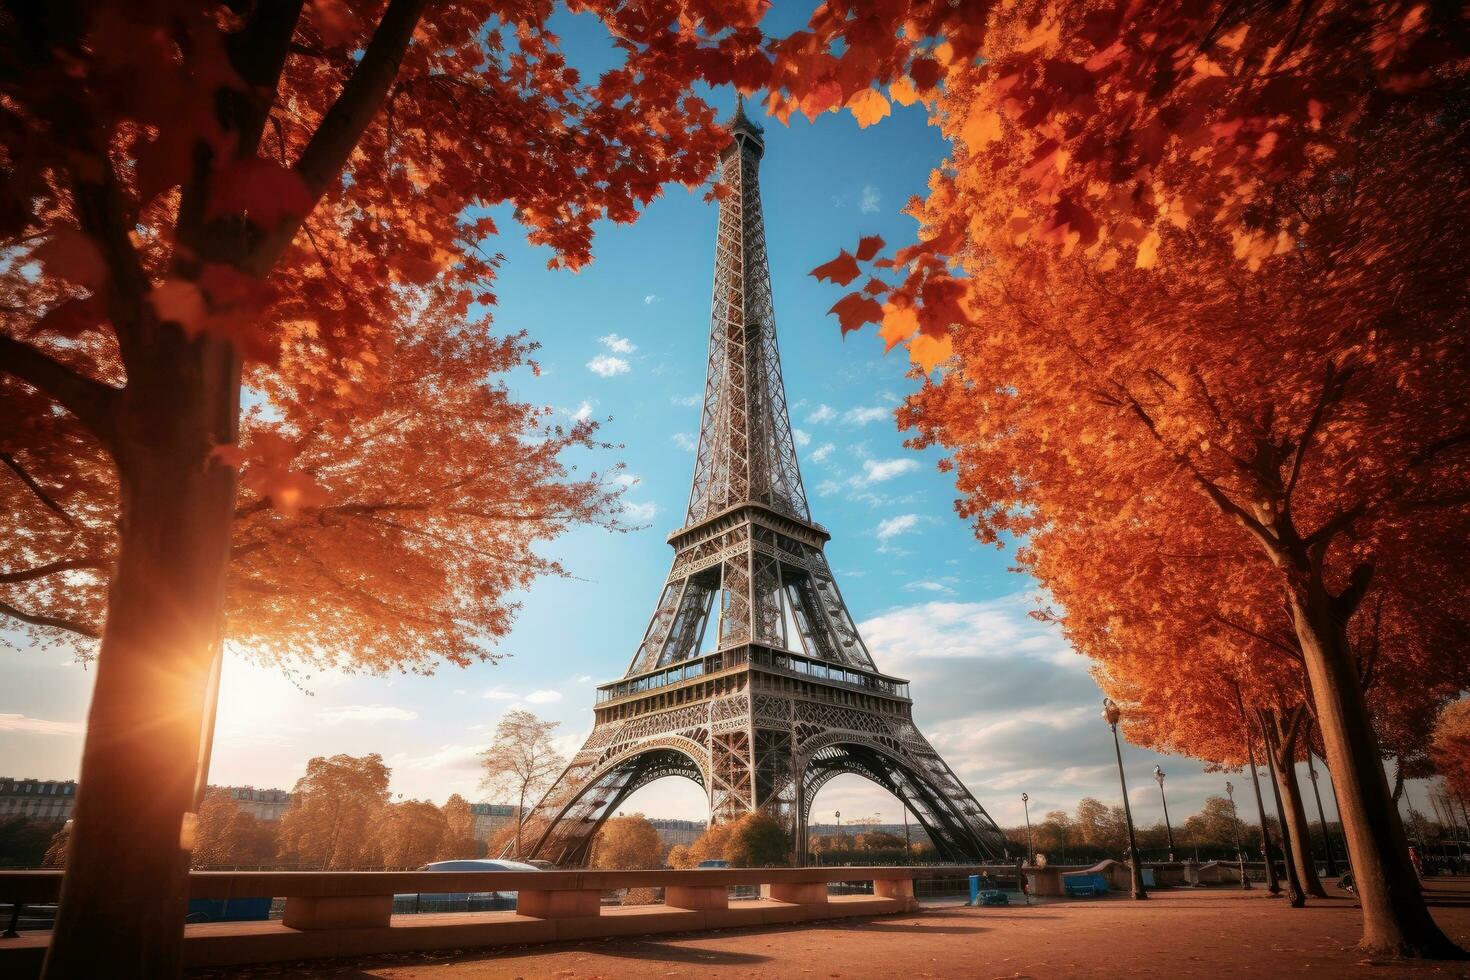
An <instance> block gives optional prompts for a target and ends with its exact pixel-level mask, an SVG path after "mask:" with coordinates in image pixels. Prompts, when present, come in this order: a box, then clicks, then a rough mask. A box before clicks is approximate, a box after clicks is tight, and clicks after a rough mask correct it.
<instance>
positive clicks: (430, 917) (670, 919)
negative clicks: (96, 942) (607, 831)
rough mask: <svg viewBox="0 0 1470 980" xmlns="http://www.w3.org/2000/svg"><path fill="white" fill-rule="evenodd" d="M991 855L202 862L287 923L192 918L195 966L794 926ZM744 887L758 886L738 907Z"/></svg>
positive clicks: (29, 958) (197, 887) (7, 967)
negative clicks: (849, 863) (268, 901)
mask: <svg viewBox="0 0 1470 980" xmlns="http://www.w3.org/2000/svg"><path fill="white" fill-rule="evenodd" d="M1014 868H1015V866H1014V865H1006V866H992V867H859V868H756V869H733V868H732V869H704V870H693V871H668V870H650V871H544V872H448V873H438V872H284V873H272V872H195V873H193V874H191V875H190V876H189V885H190V896H191V897H192V898H207V899H239V898H263V897H271V898H284V899H285V900H286V904H285V914H284V917H283V918H282V919H281V921H266V922H220V923H207V924H200V925H190V926H187V927H185V928H184V961H185V965H186V966H189V967H206V966H242V965H246V964H251V963H269V962H280V961H284V960H298V959H315V958H325V957H348V956H366V955H371V954H375V953H386V952H406V951H415V950H438V949H467V948H476V947H484V946H500V945H525V944H531V943H545V942H556V941H561V940H570V939H590V938H600V937H605V936H627V935H637V934H650V933H665V932H682V931H690V930H700V929H722V928H730V927H734V926H750V925H767V924H784V923H795V922H806V921H811V920H817V919H832V918H841V917H846V916H871V915H889V914H895V913H900V912H908V911H912V910H913V909H915V908H916V907H917V902H916V901H915V899H914V880H915V879H916V878H918V879H928V878H953V877H955V876H957V875H966V874H975V873H981V872H988V873H1004V872H1005V871H1006V870H1009V871H1010V872H1011V873H1014ZM836 882H871V883H872V894H871V895H868V894H859V895H837V896H829V895H828V885H829V884H831V883H836ZM60 885H61V873H60V872H55V871H22V872H0V902H21V903H29V904H45V903H52V902H55V901H56V900H57V896H58V895H59V893H60ZM733 887H745V888H749V887H759V888H760V893H761V898H760V899H757V900H753V901H741V902H736V903H735V904H734V905H732V904H731V903H730V901H729V897H728V896H729V891H730V889H731V888H733ZM629 888H633V889H654V888H657V889H662V891H663V894H664V904H663V905H662V906H646V905H645V906H629V907H622V908H618V907H613V908H607V907H604V906H603V904H602V896H603V895H604V893H606V892H609V891H613V890H617V889H629ZM481 891H498V892H508V891H515V892H518V893H519V894H518V900H517V908H516V911H514V912H470V913H451V914H419V915H396V916H395V915H393V914H392V909H393V896H394V895H395V894H405V893H430V894H438V893H446V892H481ZM49 941H50V933H48V932H32V933H23V934H22V935H21V936H19V937H18V938H13V939H0V976H4V977H7V978H17V980H18V978H22V977H30V976H36V975H39V972H40V968H41V961H42V959H43V958H44V956H45V951H46V946H47V944H48V942H49Z"/></svg>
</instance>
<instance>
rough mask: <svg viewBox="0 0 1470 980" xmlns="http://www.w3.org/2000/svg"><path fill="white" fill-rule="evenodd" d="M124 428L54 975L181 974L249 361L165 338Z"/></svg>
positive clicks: (131, 391)
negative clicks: (221, 451)
mask: <svg viewBox="0 0 1470 980" xmlns="http://www.w3.org/2000/svg"><path fill="white" fill-rule="evenodd" d="M151 346H152V349H151V350H149V351H148V352H147V355H146V357H145V358H143V363H144V367H143V369H142V371H141V372H139V373H140V374H142V375H143V376H142V377H133V378H130V379H129V381H130V383H129V386H128V388H127V390H126V391H125V392H124V394H123V396H122V404H121V410H120V413H119V417H118V420H117V422H118V429H119V438H118V453H117V455H118V463H119V471H120V487H121V509H120V514H121V517H120V528H119V530H120V548H119V552H118V559H117V567H116V569H115V570H114V573H113V578H112V582H111V587H110V590H109V593H108V602H107V623H106V627H105V629H104V631H103V636H102V644H101V648H100V650H99V652H98V657H97V675H96V681H95V687H94V689H93V693H92V706H91V710H90V712H89V714H88V718H87V736H86V742H85V744H84V746H83V751H82V766H81V777H80V781H79V783H80V785H79V790H78V797H77V804H76V810H75V816H74V820H75V822H74V824H73V827H72V836H71V845H70V851H69V853H68V855H67V862H66V877H65V880H64V883H63V885H62V894H61V906H60V912H59V914H58V916H57V920H56V930H55V932H54V934H53V937H52V941H51V947H50V951H49V953H48V954H47V958H46V965H45V975H46V976H47V977H51V978H56V977H88V978H91V977H103V976H105V977H110V978H130V977H138V978H156V977H169V976H174V975H177V973H178V972H179V967H180V947H181V940H182V937H183V928H184V915H185V911H186V904H187V900H188V878H187V873H188V867H189V848H190V847H191V846H192V834H193V826H194V814H193V812H192V811H193V810H194V805H195V802H194V794H195V785H196V780H197V779H198V778H199V777H200V762H201V752H200V750H201V733H202V728H203V724H204V720H205V706H206V694H207V689H208V686H209V683H210V669H211V664H212V661H213V658H214V656H215V655H216V653H217V648H218V642H219V640H218V638H219V635H220V616H221V607H222V600H223V591H224V582H225V574H226V571H227V568H228V561H229V545H230V524H231V513H232V510H233V507H234V497H235V473H234V471H233V470H231V469H229V468H228V467H225V466H222V465H220V464H218V463H217V462H215V461H214V460H213V459H212V458H211V453H212V452H213V450H214V448H215V446H217V445H219V444H221V443H226V442H231V441H233V440H234V437H235V426H236V420H237V418H238V414H239V364H238V360H237V358H236V355H235V353H234V351H233V350H231V349H230V348H229V347H228V345H222V344H219V343H217V342H215V341H212V340H208V339H204V340H200V341H196V342H192V343H191V342H188V341H186V340H185V339H184V337H183V335H182V334H181V333H180V332H179V331H177V330H175V329H171V328H169V329H164V330H162V331H160V336H159V337H158V338H157V339H156V341H155V342H154V343H153V344H152V345H151Z"/></svg>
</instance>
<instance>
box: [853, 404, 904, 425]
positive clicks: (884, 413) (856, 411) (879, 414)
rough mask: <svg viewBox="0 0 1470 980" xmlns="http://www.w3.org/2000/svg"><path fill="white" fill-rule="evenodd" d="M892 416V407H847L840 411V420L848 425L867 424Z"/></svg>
mask: <svg viewBox="0 0 1470 980" xmlns="http://www.w3.org/2000/svg"><path fill="white" fill-rule="evenodd" d="M891 418H893V409H891V408H884V407H881V406H877V405H874V406H871V407H860V408H849V409H848V410H847V411H845V412H843V413H842V421H844V422H846V423H847V424H848V425H867V424H868V423H869V422H881V421H883V420H884V419H891Z"/></svg>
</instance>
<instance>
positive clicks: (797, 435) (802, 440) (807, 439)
mask: <svg viewBox="0 0 1470 980" xmlns="http://www.w3.org/2000/svg"><path fill="white" fill-rule="evenodd" d="M791 438H793V439H795V440H796V444H797V445H798V446H809V445H811V442H812V437H811V436H810V435H808V434H807V433H805V432H803V431H801V430H800V429H792V430H791Z"/></svg>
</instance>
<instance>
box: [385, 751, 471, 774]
mask: <svg viewBox="0 0 1470 980" xmlns="http://www.w3.org/2000/svg"><path fill="white" fill-rule="evenodd" d="M483 751H485V747H484V746H483V745H441V746H439V748H437V749H435V750H434V751H433V752H426V753H425V754H423V755H408V754H407V753H400V754H398V755H396V756H394V757H393V759H392V760H391V761H392V763H393V768H394V769H413V770H415V771H424V770H431V771H444V770H448V771H451V772H453V771H458V772H476V771H478V770H479V769H480V767H481V762H480V753H481V752H483Z"/></svg>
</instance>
